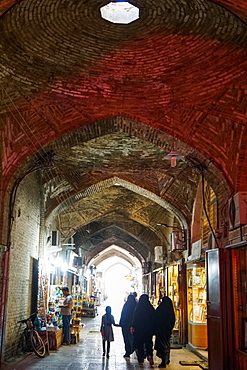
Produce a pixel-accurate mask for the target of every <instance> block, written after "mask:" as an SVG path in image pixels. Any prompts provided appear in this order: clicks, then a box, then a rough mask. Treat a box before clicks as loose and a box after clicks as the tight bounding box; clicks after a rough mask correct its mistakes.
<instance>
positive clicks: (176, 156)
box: [164, 150, 184, 167]
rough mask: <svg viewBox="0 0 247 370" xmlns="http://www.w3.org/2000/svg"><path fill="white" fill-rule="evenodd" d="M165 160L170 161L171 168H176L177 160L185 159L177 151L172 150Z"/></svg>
mask: <svg viewBox="0 0 247 370" xmlns="http://www.w3.org/2000/svg"><path fill="white" fill-rule="evenodd" d="M164 159H169V160H170V161H171V167H176V165H177V159H184V156H183V155H180V154H179V153H178V152H177V151H176V150H171V151H170V153H168V154H167V155H166V156H165V157H164Z"/></svg>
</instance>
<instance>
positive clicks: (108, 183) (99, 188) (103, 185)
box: [46, 177, 188, 228]
mask: <svg viewBox="0 0 247 370" xmlns="http://www.w3.org/2000/svg"><path fill="white" fill-rule="evenodd" d="M116 183H117V184H119V185H120V186H122V187H124V188H126V189H129V190H131V191H132V192H134V193H137V194H140V195H142V196H144V197H146V198H148V199H150V200H152V201H153V202H155V203H157V204H158V205H160V206H161V207H163V208H165V209H167V210H169V211H171V212H173V213H175V215H176V216H177V217H178V219H180V221H181V223H182V224H183V226H184V228H187V227H188V226H187V221H186V219H185V218H184V216H183V214H182V213H181V212H180V211H179V210H178V209H176V208H174V207H173V206H172V205H171V204H169V203H168V202H166V201H165V200H163V199H162V198H160V197H158V196H157V195H156V194H153V193H151V192H150V191H148V190H146V189H144V188H142V187H139V186H137V185H135V184H132V183H130V182H127V181H125V180H122V179H121V178H119V177H113V178H110V179H107V180H104V181H101V182H99V183H96V184H94V185H92V186H90V187H88V188H87V189H85V190H83V191H81V192H78V193H77V194H75V195H74V196H72V197H70V198H69V199H67V200H65V201H64V202H61V203H60V204H59V205H58V206H57V207H56V208H55V209H54V210H53V211H52V212H51V213H50V214H49V215H48V216H47V218H46V223H47V224H50V223H52V221H53V220H54V219H55V217H57V215H59V214H60V213H62V212H63V211H65V210H66V209H67V208H68V207H69V206H71V205H73V204H74V203H75V202H78V201H79V200H80V199H82V198H85V197H88V196H90V195H93V194H94V193H99V192H103V191H104V189H107V188H110V187H112V186H114V185H115V184H116ZM92 221H93V220H92Z"/></svg>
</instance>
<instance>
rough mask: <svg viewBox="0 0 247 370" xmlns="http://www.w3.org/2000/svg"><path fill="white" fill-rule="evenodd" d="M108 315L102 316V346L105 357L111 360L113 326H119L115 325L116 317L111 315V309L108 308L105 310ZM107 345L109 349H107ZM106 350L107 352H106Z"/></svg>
mask: <svg viewBox="0 0 247 370" xmlns="http://www.w3.org/2000/svg"><path fill="white" fill-rule="evenodd" d="M105 311H106V313H105V314H104V315H103V316H102V320H101V327H100V332H101V335H102V345H103V356H105V353H106V357H107V358H109V353H110V343H111V342H113V341H114V335H113V330H112V325H114V326H119V325H118V324H115V320H114V317H113V316H112V314H111V307H110V306H107V307H106V309H105ZM106 343H107V347H106V348H105V346H106ZM105 350H106V352H105Z"/></svg>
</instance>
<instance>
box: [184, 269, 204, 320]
mask: <svg viewBox="0 0 247 370" xmlns="http://www.w3.org/2000/svg"><path fill="white" fill-rule="evenodd" d="M187 281H188V296H187V299H188V320H190V321H191V322H192V323H206V322H207V306H206V275H205V267H204V266H202V265H201V264H195V265H193V266H191V267H188V269H187Z"/></svg>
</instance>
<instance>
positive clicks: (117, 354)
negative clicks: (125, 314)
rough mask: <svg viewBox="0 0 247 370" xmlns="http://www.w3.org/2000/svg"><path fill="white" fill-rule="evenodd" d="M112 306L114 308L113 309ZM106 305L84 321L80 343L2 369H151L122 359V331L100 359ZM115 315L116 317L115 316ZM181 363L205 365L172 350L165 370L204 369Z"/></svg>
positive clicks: (117, 330)
mask: <svg viewBox="0 0 247 370" xmlns="http://www.w3.org/2000/svg"><path fill="white" fill-rule="evenodd" d="M112 306H113V305H112ZM104 310H105V305H102V306H100V307H99V309H98V315H97V316H96V317H95V318H86V317H85V318H84V319H83V324H85V326H84V327H83V328H82V329H81V333H80V341H79V342H78V343H77V344H71V345H70V346H61V347H59V349H58V350H57V351H51V352H50V355H49V356H46V357H45V358H43V359H40V358H38V357H37V356H35V354H31V355H28V356H26V357H24V358H22V359H19V361H17V362H14V363H10V364H8V365H5V366H4V367H3V369H2V370H44V369H46V370H55V369H59V370H132V369H135V370H139V369H149V368H151V367H150V365H149V363H148V361H147V360H145V362H144V365H143V366H140V365H139V364H138V362H137V358H136V355H135V354H132V355H131V357H130V358H129V359H125V358H124V357H123V354H124V343H123V339H122V333H121V328H119V327H114V336H115V340H114V342H112V343H111V350H110V358H109V359H107V358H103V357H102V343H101V334H100V332H99V328H100V322H101V316H102V314H103V313H104ZM114 312H116V314H115V315H114ZM118 312H119V311H117V305H115V307H113V315H114V316H115V319H116V322H118V314H117V313H118ZM180 361H191V362H194V361H199V362H200V363H201V364H202V365H203V364H205V363H204V362H203V361H202V360H201V359H200V358H199V357H198V356H196V355H194V354H193V353H191V352H190V351H188V350H187V349H186V348H181V349H172V350H171V363H170V364H169V365H167V367H166V369H167V370H180V369H181V370H199V369H207V367H199V366H182V365H180V364H179V362H180ZM159 363H160V359H159V358H158V357H156V356H155V351H154V366H153V367H152V368H153V369H158V365H159Z"/></svg>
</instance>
